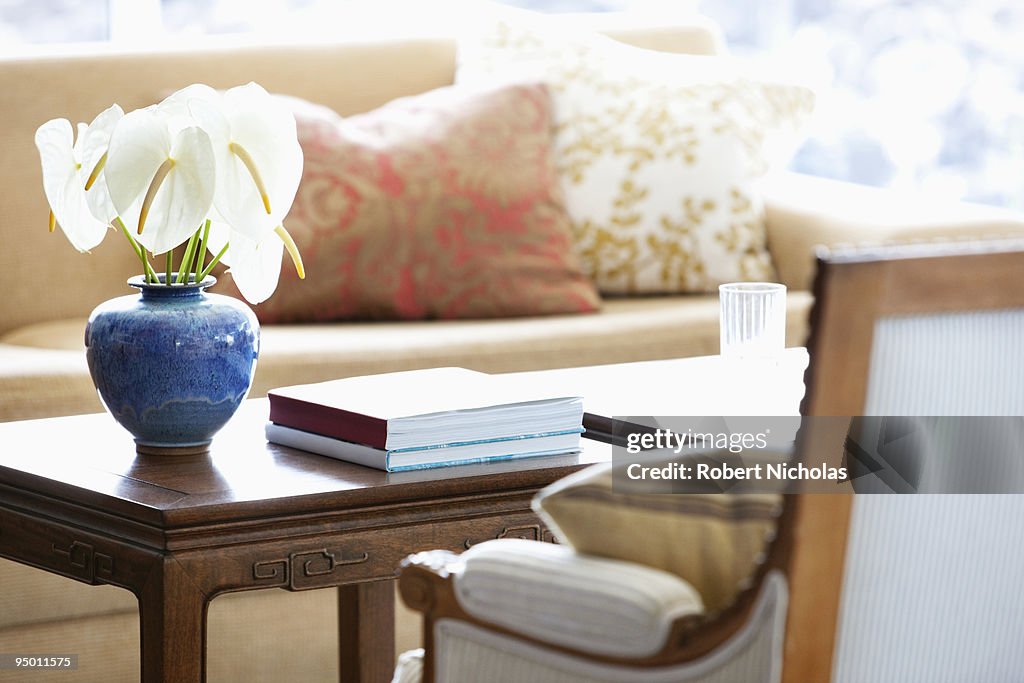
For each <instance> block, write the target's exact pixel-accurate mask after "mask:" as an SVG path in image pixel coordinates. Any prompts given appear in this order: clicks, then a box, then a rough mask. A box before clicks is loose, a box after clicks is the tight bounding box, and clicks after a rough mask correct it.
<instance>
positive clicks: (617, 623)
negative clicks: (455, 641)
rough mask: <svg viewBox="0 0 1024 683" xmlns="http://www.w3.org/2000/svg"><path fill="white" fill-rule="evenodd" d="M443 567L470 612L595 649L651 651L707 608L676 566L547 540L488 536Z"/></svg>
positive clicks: (629, 653) (633, 653)
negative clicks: (680, 622) (590, 552)
mask: <svg viewBox="0 0 1024 683" xmlns="http://www.w3.org/2000/svg"><path fill="white" fill-rule="evenodd" d="M435 559H436V556H435ZM442 571H443V572H447V573H449V574H450V575H451V576H452V578H453V585H454V594H455V598H456V600H457V601H458V603H459V605H460V606H461V608H462V609H463V610H465V612H466V613H467V614H468V615H469V616H471V617H473V618H475V619H478V620H480V621H482V622H487V623H491V624H494V625H497V626H500V627H502V628H504V629H507V630H508V631H511V632H513V633H518V634H521V635H525V636H528V637H530V638H533V639H535V640H538V641H541V642H545V643H551V644H554V645H559V646H562V647H565V648H570V649H572V650H575V651H578V652H584V653H590V654H604V655H611V656H616V657H647V656H650V655H653V654H655V653H656V652H658V651H659V650H661V649H662V648H663V647H664V646H665V643H666V641H667V639H668V637H669V633H670V632H671V630H672V627H673V622H674V621H675V620H676V619H678V618H680V617H684V616H689V615H700V614H702V613H703V605H702V603H701V599H700V596H699V595H698V594H697V592H696V590H694V588H693V587H692V586H690V585H689V584H688V583H686V582H685V581H683V580H682V579H681V578H679V577H677V576H675V575H673V574H669V573H668V572H664V571H661V570H659V569H653V568H651V567H645V566H643V565H639V564H635V563H632V562H623V561H621V560H607V559H601V558H595V557H590V556H585V555H580V554H577V553H576V552H574V551H573V550H572V549H571V548H568V547H565V546H557V545H553V544H549V543H538V542H536V541H525V540H520V539H500V540H495V541H488V542H486V543H481V544H479V545H476V546H473V547H472V548H471V549H469V550H468V551H466V552H465V553H463V554H462V556H461V557H459V558H458V560H457V561H455V562H452V563H449V564H447V565H446V566H445V567H444V569H443V570H442ZM403 578H404V575H403ZM403 597H405V593H404V592H403Z"/></svg>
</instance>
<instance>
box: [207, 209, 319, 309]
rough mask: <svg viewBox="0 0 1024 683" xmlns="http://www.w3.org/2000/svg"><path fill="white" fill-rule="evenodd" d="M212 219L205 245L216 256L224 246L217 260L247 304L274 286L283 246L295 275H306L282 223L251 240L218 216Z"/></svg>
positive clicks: (269, 292)
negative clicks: (264, 235) (260, 236)
mask: <svg viewBox="0 0 1024 683" xmlns="http://www.w3.org/2000/svg"><path fill="white" fill-rule="evenodd" d="M216 218H217V219H218V220H211V222H210V237H209V239H208V240H207V245H206V246H207V247H208V248H209V250H210V252H211V253H213V254H214V255H216V254H219V253H221V251H222V250H223V248H224V246H225V245H227V251H225V252H224V255H223V256H222V257H221V259H220V260H221V262H222V263H223V264H224V265H226V266H228V272H229V273H231V279H232V280H234V281H235V285H236V286H237V287H238V291H239V292H240V293H241V294H242V296H243V297H245V300H246V301H248V302H249V303H251V304H253V305H255V304H258V303H262V302H263V301H266V300H267V299H269V298H270V296H271V295H272V294H273V293H274V290H276V289H277V283H278V280H279V278H280V276H281V259H282V258H283V256H284V251H285V249H287V250H288V253H289V254H290V255H291V258H292V261H293V262H294V264H295V269H296V271H298V274H299V278H300V279H304V278H305V277H306V273H305V271H304V269H303V266H302V258H301V257H300V256H299V251H298V248H297V247H296V246H295V242H294V241H293V240H292V238H291V235H289V234H288V231H287V230H285V229H284V226H278V227H277V228H276V229H275V230H274V231H273V232H272V233H270V234H269V235H267V236H266V237H264V238H263V239H262V240H254V239H251V238H250V237H249V236H248V235H245V234H242V233H240V232H238V231H237V230H234V229H233V228H231V227H230V226H229V225H228V224H227V223H225V222H224V221H223V220H222V219H220V217H219V216H216Z"/></svg>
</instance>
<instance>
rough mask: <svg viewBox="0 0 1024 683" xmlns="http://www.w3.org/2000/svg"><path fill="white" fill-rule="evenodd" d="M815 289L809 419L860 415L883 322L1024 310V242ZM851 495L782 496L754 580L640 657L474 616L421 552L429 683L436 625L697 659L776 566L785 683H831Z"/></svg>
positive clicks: (826, 259)
mask: <svg viewBox="0 0 1024 683" xmlns="http://www.w3.org/2000/svg"><path fill="white" fill-rule="evenodd" d="M817 261H818V274H817V278H816V280H815V284H814V295H815V305H814V307H813V309H812V312H811V330H812V331H811V336H810V338H809V340H808V343H807V347H808V351H809V352H810V356H811V362H810V365H809V367H808V368H807V373H806V376H805V385H806V394H805V396H804V401H803V404H802V406H801V413H802V414H804V415H838V416H853V415H859V414H860V413H861V412H862V411H863V409H864V401H865V396H866V393H867V378H868V366H869V362H870V356H871V345H872V341H873V335H874V328H875V322H876V321H877V320H878V319H880V318H884V317H889V316H898V315H912V314H927V313H942V312H955V311H964V310H994V309H1000V308H1015V307H1024V242H1021V241H1019V240H1015V241H1008V242H989V243H955V244H941V245H940V244H926V245H915V246H906V247H885V248H874V249H867V250H864V249H860V250H849V251H824V250H823V251H821V252H820V253H819V254H818V257H817ZM852 504H853V498H852V496H851V495H848V494H803V495H786V496H784V503H783V510H782V513H781V515H780V518H779V525H778V533H777V535H776V537H775V540H774V541H773V542H772V543H771V544H770V546H769V548H768V550H767V552H766V555H765V560H764V562H763V563H762V564H761V565H760V566H759V567H758V569H757V571H756V574H755V580H754V581H753V582H752V584H751V585H750V587H749V588H747V589H746V590H744V591H743V592H742V593H740V594H739V595H738V596H737V599H736V601H735V602H734V603H733V604H732V605H731V606H730V607H729V608H727V609H726V610H724V611H722V612H720V613H719V614H717V615H710V616H699V617H697V616H689V617H683V618H680V619H678V620H676V621H675V622H674V623H673V625H672V629H671V631H670V637H669V638H668V640H667V642H666V644H665V646H664V647H663V648H662V650H661V651H659V652H658V653H656V654H654V655H651V656H649V657H644V658H632V659H630V658H621V657H611V656H599V655H592V654H589V653H583V652H578V651H575V650H572V649H569V648H565V647H560V646H555V645H552V644H550V643H546V642H541V641H537V640H535V639H532V638H530V637H528V636H525V635H523V634H519V633H513V632H511V631H509V630H507V629H504V628H502V627H500V626H498V625H496V624H493V623H488V622H485V621H483V620H480V619H477V618H474V617H472V616H470V615H468V614H467V613H466V612H465V611H464V610H463V609H462V607H461V606H460V605H459V603H458V601H457V600H456V598H455V591H454V586H453V583H452V579H453V577H454V576H455V575H456V574H457V573H458V572H460V571H461V563H460V562H459V558H458V556H457V555H455V554H453V553H449V552H446V551H434V552H430V553H420V554H418V555H414V556H411V557H409V558H407V559H406V560H405V562H403V565H402V571H401V575H400V578H399V589H400V591H401V594H402V597H403V599H404V600H405V601H406V603H407V604H408V605H409V606H410V607H412V608H413V609H416V610H418V611H420V612H422V613H423V614H424V645H425V650H426V654H425V659H424V676H423V683H435V677H434V659H433V657H434V642H433V638H434V635H433V634H434V625H435V623H436V622H437V621H438V620H439V619H445V618H452V619H459V620H461V621H465V622H469V623H471V624H475V625H477V626H480V627H483V628H486V629H488V630H491V631H494V632H496V633H502V634H505V635H507V636H510V637H515V638H518V639H519V640H521V641H524V642H528V643H533V644H535V645H538V646H541V647H544V648H547V649H549V650H552V651H557V652H563V653H566V654H570V655H574V656H578V657H581V658H584V659H588V660H590V661H595V662H603V663H606V664H609V665H620V666H629V667H637V668H643V667H664V666H671V665H673V664H682V663H685V662H690V661H693V660H696V659H698V658H700V657H702V656H704V655H707V654H708V653H710V652H712V651H713V650H715V649H716V648H718V647H720V646H721V645H723V644H724V643H725V642H726V641H728V640H729V638H731V637H732V636H733V635H735V634H736V633H737V631H739V629H740V628H741V627H742V626H743V625H744V624H745V623H746V622H747V620H748V619H749V617H750V613H751V610H752V608H753V606H754V603H755V600H756V597H757V595H758V593H759V592H760V590H761V588H762V585H763V582H764V579H765V577H766V576H767V574H768V572H769V571H771V570H775V569H778V570H781V571H782V572H783V573H784V574H786V577H787V580H788V582H789V586H790V598H789V609H788V615H787V621H786V641H785V656H784V663H783V681H784V683H824V682H826V681H828V680H830V678H831V674H832V654H833V650H834V649H835V635H836V625H837V623H838V615H839V599H840V591H841V588H842V581H843V566H844V562H845V554H846V541H847V535H848V531H849V524H850V512H851V509H852Z"/></svg>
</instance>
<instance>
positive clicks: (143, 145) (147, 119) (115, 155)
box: [106, 108, 216, 254]
mask: <svg viewBox="0 0 1024 683" xmlns="http://www.w3.org/2000/svg"><path fill="white" fill-rule="evenodd" d="M214 163H215V162H214V155H213V147H212V145H211V144H210V137H209V135H207V134H206V132H205V131H204V130H203V129H202V128H199V127H198V126H189V127H186V128H182V129H181V130H179V131H176V132H173V133H172V131H171V128H170V125H169V122H168V117H166V116H163V115H161V113H160V112H159V111H158V110H157V109H156V108H153V109H139V110H136V111H133V112H131V113H129V114H126V115H125V117H124V118H123V119H121V121H120V122H119V123H118V125H117V127H116V128H115V129H114V132H113V135H112V136H111V138H110V147H109V149H108V151H107V163H106V177H107V188H108V189H109V191H110V198H111V200H112V201H113V204H114V208H115V209H117V212H118V214H119V215H120V217H121V220H122V221H123V222H124V223H125V224H126V225H127V226H128V228H129V229H131V230H133V231H134V232H135V233H136V239H137V240H138V242H139V243H140V244H142V245H143V246H144V247H145V248H146V249H148V250H149V251H151V252H152V253H154V254H162V253H164V252H166V251H169V250H171V249H173V248H174V247H176V246H178V245H179V244H181V243H182V242H184V241H185V240H187V239H189V237H190V236H191V235H192V234H193V233H195V232H196V230H197V229H198V228H199V226H200V225H201V224H202V223H203V221H204V220H205V219H206V216H207V214H208V213H209V211H210V207H211V206H212V204H213V193H214V186H215V185H214V184H215V182H216V171H215V169H214Z"/></svg>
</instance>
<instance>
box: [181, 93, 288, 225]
mask: <svg viewBox="0 0 1024 683" xmlns="http://www.w3.org/2000/svg"><path fill="white" fill-rule="evenodd" d="M192 87H193V88H195V86H192ZM191 95H192V97H189V98H188V101H189V110H190V111H191V113H192V115H193V116H194V117H195V119H196V120H197V121H198V122H199V123H200V125H201V126H202V127H203V129H204V130H205V131H206V132H207V133H209V135H210V140H211V141H212V143H213V151H214V154H215V155H216V159H217V164H216V166H217V182H216V192H215V193H214V204H215V205H216V207H217V211H218V213H220V215H221V216H223V218H224V220H225V221H226V222H227V223H228V224H229V225H230V226H231V227H232V229H233V230H234V231H235V232H236V233H239V234H242V235H245V236H246V237H248V238H249V239H250V240H253V241H254V242H257V243H260V242H262V241H263V240H264V239H265V238H266V237H267V236H268V235H269V234H270V233H272V232H273V231H274V230H275V229H276V228H277V227H278V226H279V225H281V224H282V223H283V222H284V218H285V216H286V215H287V213H288V211H289V209H291V206H292V202H293V201H294V199H295V192H296V190H297V189H298V187H299V180H300V178H301V177H302V148H301V147H300V146H299V141H298V136H297V135H296V130H295V117H294V116H293V115H292V113H291V111H289V109H288V107H287V106H286V105H285V104H284V103H283V102H282V101H281V100H279V99H277V98H274V97H271V96H270V94H268V93H267V91H266V90H264V89H263V88H262V87H260V86H259V85H257V84H256V83H249V84H247V85H242V86H238V87H235V88H231V89H230V90H227V91H226V92H224V94H223V95H221V96H220V100H219V102H217V101H215V100H214V99H213V98H212V97H211V94H210V90H209V89H201V88H195V89H194V90H193V91H192V93H191ZM172 97H173V96H172Z"/></svg>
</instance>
